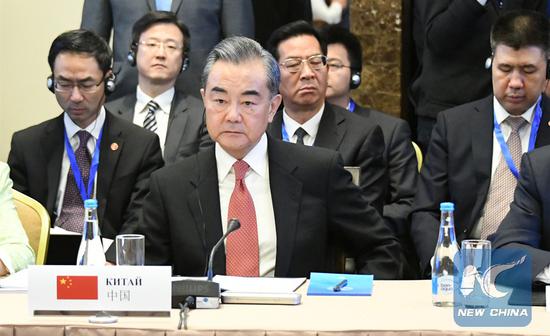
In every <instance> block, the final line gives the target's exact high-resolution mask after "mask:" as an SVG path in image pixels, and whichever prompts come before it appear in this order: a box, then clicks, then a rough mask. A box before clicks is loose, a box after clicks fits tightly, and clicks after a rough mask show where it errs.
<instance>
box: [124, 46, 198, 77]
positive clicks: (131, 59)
mask: <svg viewBox="0 0 550 336" xmlns="http://www.w3.org/2000/svg"><path fill="white" fill-rule="evenodd" d="M137 49H138V44H137V42H133V43H132V44H131V45H130V51H128V55H127V56H126V59H127V60H128V63H130V65H131V66H136V60H137V56H136V54H137ZM189 63H190V61H189V57H187V50H183V60H182V63H181V69H180V72H184V71H185V70H187V69H188V68H189Z"/></svg>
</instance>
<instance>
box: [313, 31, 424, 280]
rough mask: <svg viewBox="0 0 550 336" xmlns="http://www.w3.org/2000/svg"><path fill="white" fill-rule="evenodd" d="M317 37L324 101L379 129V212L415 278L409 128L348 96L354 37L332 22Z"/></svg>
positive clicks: (357, 56)
mask: <svg viewBox="0 0 550 336" xmlns="http://www.w3.org/2000/svg"><path fill="white" fill-rule="evenodd" d="M321 36H322V37H323V38H324V39H325V41H326V42H327V57H328V59H327V64H328V86H327V102H329V103H331V104H334V105H337V106H340V107H343V108H345V109H347V110H348V111H350V112H353V113H355V114H357V115H359V116H362V117H364V118H366V120H367V121H368V122H369V124H372V125H378V126H380V128H381V129H382V133H383V135H384V142H385V144H386V150H385V151H384V160H385V161H386V168H387V175H388V185H387V192H386V198H385V200H384V210H383V212H382V214H383V218H384V220H385V221H386V223H387V224H388V226H390V227H391V228H392V229H393V230H394V232H395V234H396V235H397V236H398V238H399V240H400V243H401V245H402V252H404V254H403V255H402V262H403V265H404V267H405V268H406V269H405V271H404V276H405V277H406V278H416V276H417V272H418V270H417V268H418V266H417V264H418V261H417V258H416V257H415V254H416V252H415V251H414V246H413V245H412V241H411V238H410V222H409V215H410V212H411V208H412V202H413V199H414V193H415V191H416V180H417V177H418V163H417V161H416V155H415V152H414V148H413V146H412V142H411V130H410V128H409V125H408V124H407V122H406V121H404V120H402V119H399V118H395V117H392V116H391V115H389V114H386V113H383V112H379V111H376V110H373V109H370V108H366V107H363V106H360V105H357V103H356V102H355V101H354V100H353V99H352V98H351V96H350V95H351V90H353V89H356V88H358V87H359V86H360V85H361V70H362V68H363V64H362V60H363V52H362V48H361V43H360V42H359V40H358V39H357V37H356V36H355V35H354V34H353V33H351V32H350V31H349V30H347V29H345V28H342V27H339V26H335V25H330V26H326V27H324V28H323V30H322V31H321Z"/></svg>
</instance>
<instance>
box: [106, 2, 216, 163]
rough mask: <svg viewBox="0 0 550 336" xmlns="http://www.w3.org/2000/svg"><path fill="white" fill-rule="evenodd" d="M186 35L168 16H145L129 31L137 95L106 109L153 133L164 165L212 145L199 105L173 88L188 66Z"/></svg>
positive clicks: (200, 105)
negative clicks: (136, 76)
mask: <svg viewBox="0 0 550 336" xmlns="http://www.w3.org/2000/svg"><path fill="white" fill-rule="evenodd" d="M189 44H190V36H189V30H188V29H187V27H186V26H185V25H184V24H183V23H181V22H179V21H178V19H177V17H176V15H175V14H174V13H172V12H149V13H147V14H145V15H144V16H143V17H141V18H140V19H139V20H138V21H137V22H136V23H135V24H134V27H133V29H132V44H131V47H130V51H129V53H128V61H129V62H130V64H131V65H133V66H135V67H137V70H138V86H137V88H136V91H135V92H133V93H131V94H128V95H126V96H124V97H121V98H119V99H117V100H114V101H112V102H109V103H108V104H107V105H106V106H107V109H108V110H109V111H111V112H113V113H115V115H117V116H120V117H122V118H123V119H126V120H129V121H132V122H133V123H134V124H136V125H138V126H141V127H144V128H145V129H148V130H150V131H152V132H155V133H156V134H157V135H158V136H159V139H160V147H161V150H162V152H163V156H164V161H165V162H166V164H170V163H174V162H175V161H176V160H178V159H181V158H183V157H186V156H189V155H191V154H194V153H196V152H197V151H198V150H199V147H201V146H202V147H204V146H208V145H210V144H211V140H210V137H209V136H208V132H207V130H206V127H205V124H204V112H203V111H204V106H203V104H202V101H201V100H199V99H198V98H195V97H193V96H190V95H187V94H185V93H183V92H181V91H178V90H176V89H175V88H174V85H175V83H176V79H177V78H178V75H179V74H180V73H181V72H183V71H185V69H186V68H187V64H188V58H187V53H188V52H189Z"/></svg>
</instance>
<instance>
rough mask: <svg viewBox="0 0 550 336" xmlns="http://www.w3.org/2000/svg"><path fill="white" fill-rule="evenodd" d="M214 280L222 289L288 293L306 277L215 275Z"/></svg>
mask: <svg viewBox="0 0 550 336" xmlns="http://www.w3.org/2000/svg"><path fill="white" fill-rule="evenodd" d="M213 280H214V282H217V283H219V284H220V287H221V289H222V290H227V291H233V292H245V293H290V292H294V291H295V290H296V289H297V288H298V287H300V286H301V285H302V284H303V283H304V282H305V281H306V278H267V277H258V278H254V277H236V276H227V275H216V276H215V277H214V279H213Z"/></svg>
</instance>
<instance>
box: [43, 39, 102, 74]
mask: <svg viewBox="0 0 550 336" xmlns="http://www.w3.org/2000/svg"><path fill="white" fill-rule="evenodd" d="M64 52H67V53H77V54H89V55H90V56H93V57H94V58H95V60H96V62H97V64H98V66H99V68H100V69H101V71H102V72H103V75H106V74H107V72H108V71H109V70H111V62H112V58H113V57H112V56H113V54H112V53H111V48H109V44H107V42H106V41H105V40H104V39H103V37H101V36H99V35H97V34H96V33H94V32H91V31H89V30H84V29H76V30H70V31H67V32H64V33H62V34H61V35H59V36H58V37H56V38H55V40H53V42H52V45H51V47H50V52H49V53H48V64H49V65H50V70H51V71H52V73H53V67H54V63H55V59H56V58H57V55H59V54H60V53H64Z"/></svg>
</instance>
